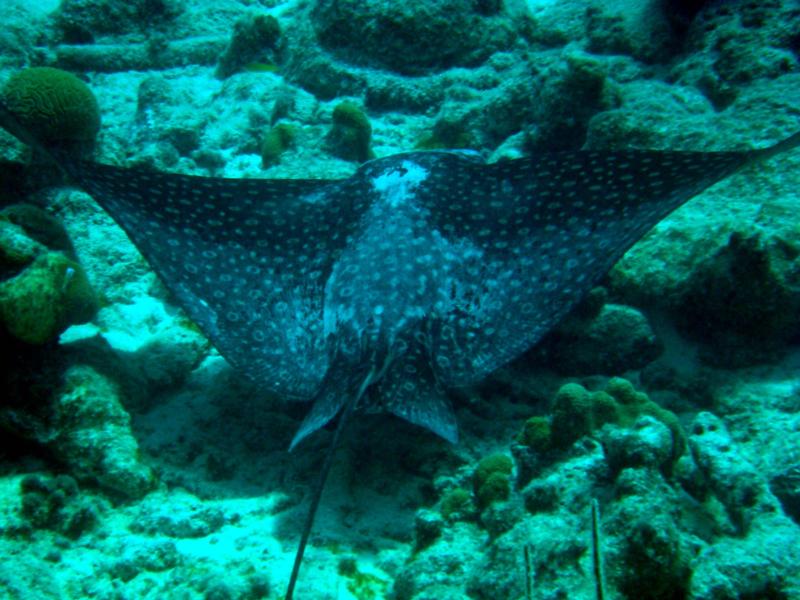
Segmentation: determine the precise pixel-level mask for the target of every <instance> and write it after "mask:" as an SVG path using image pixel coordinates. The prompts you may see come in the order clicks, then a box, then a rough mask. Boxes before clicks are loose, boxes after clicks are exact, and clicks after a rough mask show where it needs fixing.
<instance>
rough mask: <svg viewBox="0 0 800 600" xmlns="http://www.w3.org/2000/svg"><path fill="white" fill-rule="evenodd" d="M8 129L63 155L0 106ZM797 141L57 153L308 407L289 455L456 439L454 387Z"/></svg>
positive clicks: (532, 338)
mask: <svg viewBox="0 0 800 600" xmlns="http://www.w3.org/2000/svg"><path fill="white" fill-rule="evenodd" d="M0 124H2V125H3V126H5V127H6V128H7V129H9V131H11V132H12V133H14V134H15V135H17V137H19V138H20V139H22V140H23V141H25V142H26V143H29V144H32V145H34V146H36V147H38V148H39V149H40V150H41V151H43V152H48V150H47V149H44V148H41V146H40V145H39V144H38V143H37V142H36V140H34V139H32V138H31V136H30V135H29V134H28V133H27V132H25V131H24V129H23V128H21V127H20V126H19V125H18V124H17V123H16V120H15V119H14V117H13V114H11V113H9V111H8V110H7V108H6V107H4V106H2V105H0ZM797 145H800V133H798V134H795V135H793V136H791V137H790V138H788V139H786V140H784V141H783V142H780V143H779V144H776V145H775V146H772V147H771V148H768V149H766V150H757V151H750V152H709V153H704V152H655V151H638V150H628V151H603V152H599V151H576V152H559V153H548V154H540V155H537V156H533V157H530V158H523V159H517V160H509V161H505V162H498V163H495V164H489V165H487V164H484V163H482V162H481V161H479V160H477V159H476V158H475V157H474V156H471V155H469V154H467V153H463V152H416V153H408V154H398V155H395V156H389V157H386V158H381V159H377V160H374V161H372V162H369V163H367V164H365V165H363V166H362V167H361V168H360V169H359V170H358V171H357V172H356V173H355V174H354V175H353V176H352V177H349V178H348V179H343V180H281V179H273V180H255V179H251V180H246V179H219V178H208V177H191V176H185V175H174V174H168V173H157V172H149V171H143V170H140V169H129V168H123V167H113V166H108V165H100V164H96V163H92V162H80V161H74V160H71V159H69V158H68V157H64V156H60V155H58V154H57V153H52V152H51V155H53V154H55V156H54V158H55V159H56V160H57V162H59V163H60V164H61V165H62V167H63V168H64V170H65V171H66V172H67V173H68V174H69V175H70V176H71V177H72V179H73V180H74V181H75V182H76V183H77V184H79V185H80V186H81V187H83V188H84V189H86V191H88V192H89V193H90V194H91V195H92V196H93V197H94V198H95V200H97V202H98V203H99V204H100V205H101V206H103V208H104V209H105V210H107V211H108V212H109V214H111V216H112V217H113V218H114V219H115V220H116V221H117V223H119V224H120V226H122V227H123V229H124V230H125V231H126V233H127V234H128V236H129V237H130V238H131V240H132V241H133V243H134V244H135V245H136V246H137V248H139V250H140V251H141V252H142V254H143V255H144V256H145V258H146V259H147V260H148V262H149V263H150V264H151V266H152V267H153V269H154V270H155V271H156V273H157V274H158V275H159V276H160V277H161V279H162V280H163V281H164V283H165V284H166V285H167V287H168V288H169V289H170V290H171V291H172V292H173V294H174V295H175V297H176V299H177V301H178V303H179V304H180V306H181V307H182V308H183V309H184V310H185V311H186V312H187V313H188V315H189V316H190V317H191V318H192V319H193V320H194V321H195V322H196V323H197V325H198V326H199V327H200V328H201V329H202V330H203V331H204V332H205V333H206V335H207V336H208V337H209V338H210V339H211V341H212V342H213V344H214V345H215V346H216V348H217V349H218V350H219V352H220V354H222V355H223V356H224V357H225V358H226V359H227V360H228V361H229V362H230V363H231V364H232V365H233V366H234V367H235V368H237V369H238V370H239V371H240V372H242V373H243V374H245V375H247V376H248V377H249V378H250V379H252V380H253V381H255V382H257V383H258V384H260V385H261V386H263V387H264V388H266V389H268V390H271V391H272V392H275V393H278V394H281V395H283V396H285V397H291V398H296V399H299V400H312V401H313V405H312V408H311V410H310V411H309V413H308V416H307V417H306V419H305V420H304V422H303V424H302V425H301V427H300V429H299V431H298V432H297V433H296V435H295V437H294V439H293V441H292V447H294V446H295V445H296V444H297V443H298V442H300V441H301V440H302V439H303V438H305V437H306V436H308V435H309V434H311V433H312V432H314V431H315V430H317V429H319V428H320V427H322V426H324V425H325V424H326V423H327V422H329V421H330V420H331V419H333V418H334V417H335V416H336V414H337V413H339V412H340V411H342V409H343V408H344V409H345V413H346V414H348V415H349V414H350V412H351V410H355V409H360V410H367V411H387V412H391V413H393V414H395V415H398V416H400V417H402V418H404V419H406V420H408V421H410V422H412V423H415V424H417V425H421V426H423V427H425V428H427V429H429V430H430V431H432V432H434V433H436V434H438V435H440V436H442V437H444V438H445V439H447V440H449V441H455V440H456V439H457V428H456V422H455V418H454V416H453V412H452V410H451V408H450V406H449V403H448V401H447V398H446V395H445V391H444V390H445V389H446V388H448V387H458V386H464V385H468V384H470V383H474V382H477V381H480V380H481V379H482V378H484V377H485V376H486V375H487V374H489V373H491V372H492V371H493V370H495V369H497V368H498V367H500V366H501V365H503V364H505V363H507V362H508V361H510V360H511V359H513V358H515V357H516V356H518V355H519V354H521V353H522V352H524V351H525V350H527V349H528V348H530V347H531V346H533V345H534V344H536V342H538V341H539V340H540V339H541V338H542V337H543V336H544V335H545V334H546V333H547V332H548V331H550V330H551V329H552V328H553V327H554V326H555V325H556V323H557V322H558V321H559V319H561V318H562V317H563V316H564V315H565V314H566V313H567V312H568V311H569V310H570V309H571V308H572V307H573V306H574V305H575V304H576V303H577V302H579V301H580V300H581V299H582V298H583V297H584V295H585V294H586V293H587V291H588V290H589V289H591V287H592V286H593V285H595V284H596V283H597V281H598V280H599V279H600V278H601V277H602V276H603V275H604V274H605V273H606V272H607V271H608V269H609V268H610V267H611V266H612V265H613V264H614V263H615V262H616V261H617V260H618V259H619V258H620V257H621V256H622V255H623V254H624V253H625V251H626V250H627V249H628V248H630V247H631V246H632V245H633V244H634V243H635V242H636V241H637V240H639V239H640V238H641V237H642V236H643V235H644V234H645V233H646V232H647V231H648V230H649V229H651V228H652V227H653V225H655V224H656V223H657V222H658V221H660V220H661V219H663V218H664V217H665V216H666V215H667V214H669V213H670V212H672V211H673V210H675V209H676V208H677V207H679V206H680V205H681V204H683V203H684V202H686V201H687V200H689V199H690V198H691V197H693V196H695V195H696V194H698V193H699V192H701V191H702V190H704V189H705V188H707V187H709V186H710V185H712V184H713V183H715V182H717V181H719V180H720V179H722V178H724V177H726V176H728V175H730V174H731V173H733V172H735V171H737V170H738V169H740V168H741V167H742V166H743V165H745V164H747V163H749V162H752V161H753V160H757V159H763V158H767V157H769V156H772V155H774V154H776V153H778V152H782V151H785V150H788V149H790V148H793V147H795V146H797ZM345 420H346V419H344V418H343V419H341V420H340V424H339V427H338V428H337V430H336V435H335V439H338V436H339V433H340V431H341V428H342V427H343V423H344V421H345ZM332 455H333V452H332V451H331V452H330V453H329V455H328V457H327V459H326V465H325V467H324V468H323V471H322V473H321V475H320V479H319V481H318V483H317V488H316V489H315V493H314V494H313V497H312V508H311V511H310V513H309V515H308V518H307V521H306V527H305V529H304V532H303V537H302V539H301V543H300V548H299V550H298V553H297V556H296V559H295V565H294V569H293V572H292V576H291V580H290V584H289V590H288V592H287V595H286V598H291V597H292V594H293V590H294V584H295V582H296V578H297V573H298V570H299V566H300V562H301V559H302V555H303V550H304V547H305V544H306V542H307V539H308V534H309V532H310V529H311V525H312V523H313V518H314V512H315V510H316V506H317V504H318V502H319V498H320V496H321V493H322V488H323V486H324V481H325V477H326V476H327V472H328V469H329V467H330V463H331V460H332Z"/></svg>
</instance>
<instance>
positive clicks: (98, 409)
mask: <svg viewBox="0 0 800 600" xmlns="http://www.w3.org/2000/svg"><path fill="white" fill-rule="evenodd" d="M53 410H54V413H55V416H54V420H55V422H56V424H57V425H56V428H55V439H54V440H53V441H52V443H51V444H50V447H51V448H52V450H53V453H54V454H55V455H56V457H57V458H58V459H59V460H60V461H62V462H63V463H65V464H67V465H68V467H69V470H70V472H71V473H72V474H73V475H74V476H75V477H77V478H78V479H86V480H90V481H96V482H97V483H98V484H99V485H100V486H101V487H103V488H105V489H106V490H109V491H112V492H115V493H117V494H120V495H122V496H125V497H129V498H138V497H141V496H143V495H144V494H146V493H147V492H148V491H150V490H151V489H152V488H153V486H154V484H155V477H154V476H153V473H152V472H151V471H150V468H149V467H147V466H146V465H144V464H143V463H142V462H141V461H140V460H139V448H138V444H137V443H136V439H135V438H134V437H133V434H132V432H131V428H130V415H128V413H127V412H126V411H125V409H124V408H123V406H122V402H121V398H120V392H119V389H118V387H117V385H116V384H115V383H114V382H113V381H112V380H111V379H109V378H107V377H106V376H105V375H102V374H100V373H98V372H97V371H95V370H94V369H92V368H91V367H89V366H85V365H76V366H71V367H69V368H68V369H67V371H66V373H65V374H64V384H63V387H62V388H61V390H60V393H59V394H58V397H57V398H56V400H55V405H54V407H53Z"/></svg>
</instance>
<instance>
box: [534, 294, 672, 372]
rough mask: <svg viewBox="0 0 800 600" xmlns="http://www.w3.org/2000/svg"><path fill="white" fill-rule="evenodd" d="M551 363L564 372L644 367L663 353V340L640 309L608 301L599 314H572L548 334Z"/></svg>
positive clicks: (546, 343) (544, 350) (546, 345)
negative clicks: (659, 339) (658, 336)
mask: <svg viewBox="0 0 800 600" xmlns="http://www.w3.org/2000/svg"><path fill="white" fill-rule="evenodd" d="M542 351H543V352H544V353H545V355H546V360H547V364H548V365H552V367H553V368H554V369H556V370H557V371H559V372H561V373H565V374H570V375H584V374H585V375H590V374H598V373H603V374H606V375H614V374H620V373H624V372H625V371H628V370H632V369H641V368H642V367H644V366H646V365H647V364H648V363H650V362H652V361H653V360H655V359H656V358H658V355H659V354H660V353H661V344H660V343H659V341H658V339H657V338H656V336H655V333H654V332H653V329H652V328H651V327H650V323H649V322H648V320H647V317H645V316H644V315H643V314H642V313H641V312H640V311H638V310H636V309H635V308H632V307H630V306H624V305H620V304H606V305H604V306H603V307H601V308H600V310H599V311H598V313H597V314H596V315H592V316H591V317H583V316H581V315H572V316H571V317H570V318H568V319H566V320H565V321H564V322H563V323H562V324H561V325H559V326H558V327H557V328H556V329H555V330H554V331H553V332H552V333H551V334H550V335H548V337H547V338H546V340H545V342H544V344H543V346H542Z"/></svg>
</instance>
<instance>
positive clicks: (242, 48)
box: [216, 14, 281, 79]
mask: <svg viewBox="0 0 800 600" xmlns="http://www.w3.org/2000/svg"><path fill="white" fill-rule="evenodd" d="M280 35H281V28H280V25H279V24H278V21H277V19H275V17H273V16H271V15H266V14H253V15H248V16H246V17H244V18H242V19H239V20H238V21H236V23H234V25H233V34H232V35H231V41H230V44H229V45H228V47H227V48H226V49H225V52H224V53H223V54H222V56H220V59H219V64H218V65H217V73H216V74H217V77H220V78H223V79H224V78H226V77H230V76H231V75H233V74H234V73H236V72H237V71H239V70H240V69H242V67H244V66H245V65H247V64H248V63H252V62H261V63H267V62H268V61H269V62H270V63H271V62H272V61H273V60H274V57H273V53H274V52H275V50H276V46H277V43H278V39H279V38H280Z"/></svg>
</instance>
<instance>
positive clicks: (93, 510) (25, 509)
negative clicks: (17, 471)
mask: <svg viewBox="0 0 800 600" xmlns="http://www.w3.org/2000/svg"><path fill="white" fill-rule="evenodd" d="M20 490H21V492H22V504H21V506H20V512H21V513H22V516H23V517H24V518H25V519H26V520H27V521H28V522H29V523H30V525H31V526H32V527H33V528H35V529H50V530H53V531H57V532H59V533H61V534H63V535H65V536H67V537H69V538H73V539H77V538H79V537H80V536H81V535H82V534H83V533H85V532H86V531H89V530H90V529H91V528H92V527H94V525H95V524H96V523H97V518H98V507H97V506H96V505H95V504H94V503H92V502H91V501H90V500H88V499H86V498H84V497H82V496H81V493H80V488H79V487H78V484H77V483H76V482H75V480H74V479H73V478H72V477H70V476H69V475H59V476H58V477H44V476H39V475H28V476H26V477H25V478H23V479H22V481H21V482H20Z"/></svg>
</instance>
